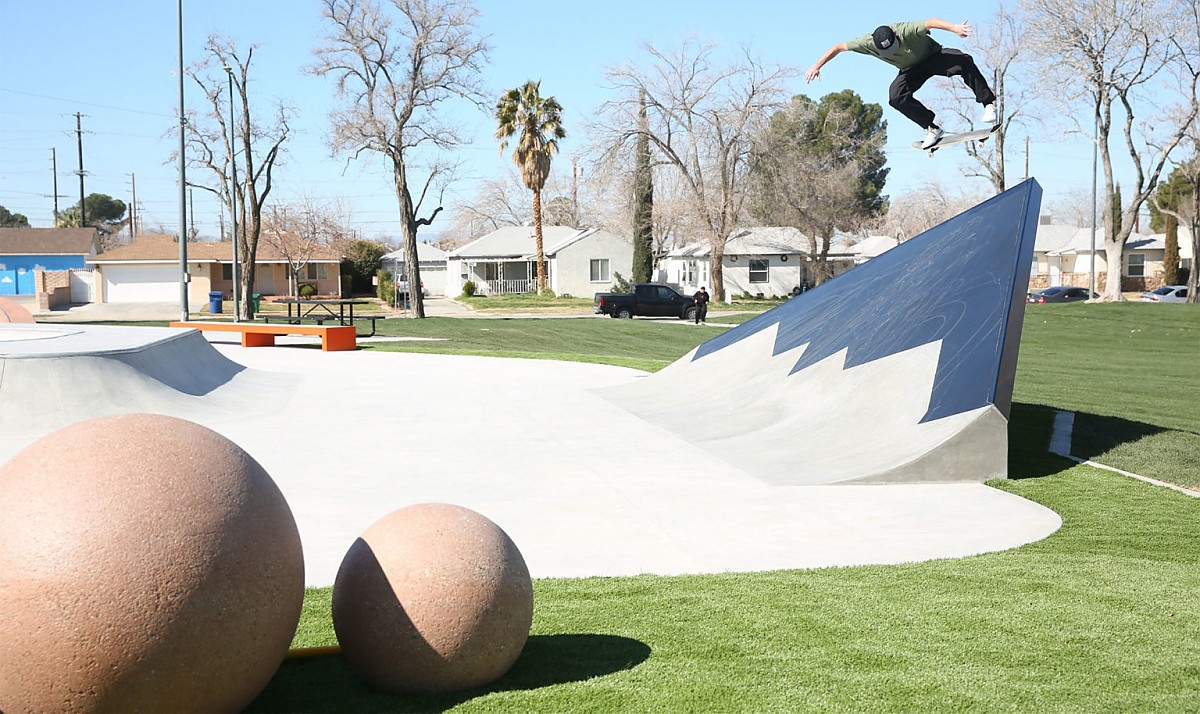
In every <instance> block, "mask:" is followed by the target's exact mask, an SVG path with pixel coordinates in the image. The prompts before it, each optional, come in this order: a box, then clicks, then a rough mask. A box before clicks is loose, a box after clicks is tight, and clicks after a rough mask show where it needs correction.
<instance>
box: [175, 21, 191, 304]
mask: <svg viewBox="0 0 1200 714" xmlns="http://www.w3.org/2000/svg"><path fill="white" fill-rule="evenodd" d="M176 20H177V25H178V28H177V29H178V35H179V311H180V313H181V315H182V317H181V319H182V320H183V321H184V322H187V319H188V282H189V279H190V276H189V275H188V264H187V238H186V237H185V236H184V235H183V232H184V230H186V227H187V204H186V203H185V200H186V198H187V195H186V191H187V136H186V131H187V114H186V113H185V111H184V106H183V0H178V2H177V3H176Z"/></svg>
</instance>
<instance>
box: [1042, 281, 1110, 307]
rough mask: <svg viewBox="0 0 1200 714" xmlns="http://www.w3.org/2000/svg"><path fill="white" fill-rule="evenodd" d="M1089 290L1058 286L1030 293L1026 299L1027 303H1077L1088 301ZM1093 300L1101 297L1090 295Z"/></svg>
mask: <svg viewBox="0 0 1200 714" xmlns="http://www.w3.org/2000/svg"><path fill="white" fill-rule="evenodd" d="M1088 295H1089V293H1088V289H1087V288H1074V287H1071V286H1070V285H1056V286H1054V287H1052V288H1045V289H1043V290H1038V291H1037V292H1035V293H1029V295H1028V296H1027V297H1026V298H1025V300H1026V302H1033V303H1046V302H1075V301H1076V300H1087V299H1088ZM1090 295H1091V297H1092V298H1098V297H1100V296H1099V295H1097V294H1096V293H1090Z"/></svg>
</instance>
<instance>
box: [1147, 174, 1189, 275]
mask: <svg viewBox="0 0 1200 714" xmlns="http://www.w3.org/2000/svg"><path fill="white" fill-rule="evenodd" d="M1184 168H1185V167H1180V168H1176V169H1175V170H1174V171H1172V172H1171V175H1170V177H1169V178H1168V179H1167V180H1166V181H1164V182H1162V183H1160V184H1158V192H1157V194H1156V195H1155V198H1154V200H1153V201H1151V202H1150V230H1152V231H1161V232H1162V233H1164V234H1165V236H1166V237H1165V238H1164V239H1163V243H1164V247H1165V250H1164V251H1163V283H1164V284H1166V285H1178V284H1179V283H1180V271H1179V218H1178V216H1177V215H1176V214H1177V212H1178V211H1179V209H1180V208H1181V207H1182V205H1183V204H1185V203H1186V202H1187V200H1188V199H1189V198H1190V197H1191V195H1192V186H1191V181H1190V180H1189V178H1188V175H1187V172H1186V171H1185V170H1184Z"/></svg>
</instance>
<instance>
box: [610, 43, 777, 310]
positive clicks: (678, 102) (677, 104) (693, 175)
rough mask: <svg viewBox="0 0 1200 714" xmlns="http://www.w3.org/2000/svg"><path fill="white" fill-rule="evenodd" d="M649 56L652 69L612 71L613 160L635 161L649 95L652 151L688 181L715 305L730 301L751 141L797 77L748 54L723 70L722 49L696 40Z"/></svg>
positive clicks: (652, 50)
mask: <svg viewBox="0 0 1200 714" xmlns="http://www.w3.org/2000/svg"><path fill="white" fill-rule="evenodd" d="M645 51H646V54H647V55H648V56H649V60H650V61H649V64H648V65H647V66H646V67H644V68H639V67H634V66H632V65H626V66H622V67H616V68H610V69H609V70H608V72H607V76H608V78H609V80H610V81H612V82H613V84H614V86H615V88H616V90H617V92H618V94H619V95H620V98H619V99H616V100H613V101H610V102H606V103H605V104H604V106H603V107H602V108H601V115H602V118H601V120H600V121H601V124H600V125H599V126H598V127H597V129H598V133H599V134H600V135H602V136H603V137H605V139H604V141H605V145H606V146H607V147H608V148H609V151H610V153H611V152H622V153H628V154H630V155H632V152H627V150H626V145H627V143H629V142H631V141H633V140H634V139H635V137H636V136H637V135H638V133H639V132H640V131H642V129H639V126H640V122H639V118H638V114H639V111H640V109H641V101H640V97H641V96H642V93H643V92H644V93H645V95H644V96H645V98H646V113H647V129H646V131H648V132H649V136H650V145H651V150H652V152H653V153H654V155H655V160H656V161H662V162H665V163H666V164H668V165H670V166H671V167H672V168H673V169H674V171H675V172H676V173H677V174H678V175H679V177H680V178H681V179H682V181H683V185H684V194H685V195H686V196H687V200H688V204H689V209H690V210H689V212H688V218H689V219H690V222H691V223H692V224H693V227H694V230H695V232H696V234H697V235H700V236H702V237H703V238H704V239H705V240H706V241H707V242H708V245H709V247H710V248H711V252H710V259H711V261H712V281H713V298H714V299H716V300H723V299H724V297H725V287H724V280H723V275H722V261H723V258H724V255H725V242H726V241H727V240H728V239H729V236H731V235H732V234H733V233H734V232H735V231H736V230H737V228H738V226H739V224H740V222H741V220H742V210H743V206H744V203H745V199H746V188H747V187H746V181H745V178H746V172H747V163H748V159H749V154H750V145H751V138H752V137H753V136H754V135H755V134H756V133H757V131H758V129H759V127H760V126H761V125H762V124H763V123H765V122H766V120H767V114H768V112H769V111H770V110H771V109H774V108H776V107H779V106H780V105H781V102H782V99H783V97H784V83H785V81H786V80H787V79H789V78H790V77H792V76H794V75H795V70H793V69H791V68H786V67H782V66H767V65H765V64H764V63H762V62H761V61H759V60H758V59H756V58H754V57H752V56H751V55H750V53H749V51H748V50H747V49H745V48H743V49H742V51H741V53H740V56H739V57H738V58H737V59H735V60H734V61H733V62H731V63H729V64H726V65H717V64H716V62H715V57H714V54H715V48H714V47H713V46H711V45H704V44H700V43H699V42H697V41H696V40H687V41H685V42H684V43H683V45H682V46H681V47H680V48H679V49H678V50H677V51H675V52H673V53H670V54H668V53H666V52H663V51H661V50H659V49H657V48H655V47H653V46H650V45H647V46H646V47H645ZM625 193H628V192H625Z"/></svg>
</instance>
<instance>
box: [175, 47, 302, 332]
mask: <svg viewBox="0 0 1200 714" xmlns="http://www.w3.org/2000/svg"><path fill="white" fill-rule="evenodd" d="M255 49H256V47H255V46H254V45H251V46H250V48H249V49H248V50H247V51H246V53H245V57H243V56H242V55H241V54H240V53H239V51H238V48H237V46H236V45H235V44H234V43H233V42H232V41H230V40H226V39H224V38H222V37H221V36H219V35H210V36H209V38H208V43H207V44H206V45H205V51H206V53H207V56H206V57H205V58H204V59H203V60H201V61H200V62H198V63H197V64H195V65H193V66H192V67H191V68H190V69H189V70H188V71H187V74H188V76H189V77H191V78H192V79H193V80H194V81H195V82H196V85H197V86H199V87H200V89H201V91H203V92H204V97H205V100H206V102H207V108H206V110H205V111H204V112H203V113H198V112H195V111H189V120H188V122H187V124H186V126H187V128H186V139H187V155H188V163H189V164H191V165H192V166H194V167H199V168H203V169H207V170H208V172H209V180H208V182H207V183H197V184H195V185H196V186H198V187H199V188H203V189H205V190H207V191H209V192H211V193H212V194H214V195H215V196H217V198H218V199H219V200H220V201H221V203H222V204H223V205H224V206H225V208H226V210H229V208H230V206H231V205H233V201H234V198H236V205H237V212H238V216H237V227H238V234H239V238H240V240H239V241H238V243H237V251H238V260H239V264H238V268H239V273H240V275H237V276H235V277H234V279H235V280H238V281H239V286H240V292H241V294H242V295H249V294H250V293H251V292H253V289H254V264H255V256H256V255H257V253H258V241H259V238H260V236H261V234H262V216H263V206H264V205H265V204H266V201H267V197H268V196H269V195H270V193H271V188H272V172H273V171H274V169H275V167H276V165H281V164H282V161H281V157H282V154H283V152H284V143H285V142H286V141H287V139H288V137H289V135H290V132H291V129H290V126H289V121H290V119H291V116H292V114H293V112H292V110H291V109H290V108H288V107H287V106H286V105H284V104H283V103H282V102H279V101H276V102H275V103H274V106H273V109H272V119H271V121H270V123H260V122H259V121H258V120H257V119H256V118H255V117H256V116H257V114H256V113H255V112H254V111H252V108H251V106H250V98H251V97H250V91H249V84H250V65H251V62H252V61H253V59H254V50H255ZM226 67H228V70H226V69H225V68H226ZM231 81H232V84H233V91H234V94H235V98H234V104H235V105H237V106H235V107H231V106H230V105H229V83H230V82H231ZM231 125H232V126H233V132H232V133H233V136H232V137H231V136H230V126H231ZM231 142H232V143H231ZM235 161H237V162H238V164H239V165H238V166H237V167H236V173H237V179H238V181H237V184H236V185H235V186H233V187H232V188H231V187H230V184H231V177H232V172H233V169H234V168H235V166H234V162H235ZM241 307H242V317H243V318H245V319H247V320H249V319H253V317H254V314H253V305H252V304H251V302H250V301H249V300H245V301H243V302H242V306H241Z"/></svg>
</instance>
